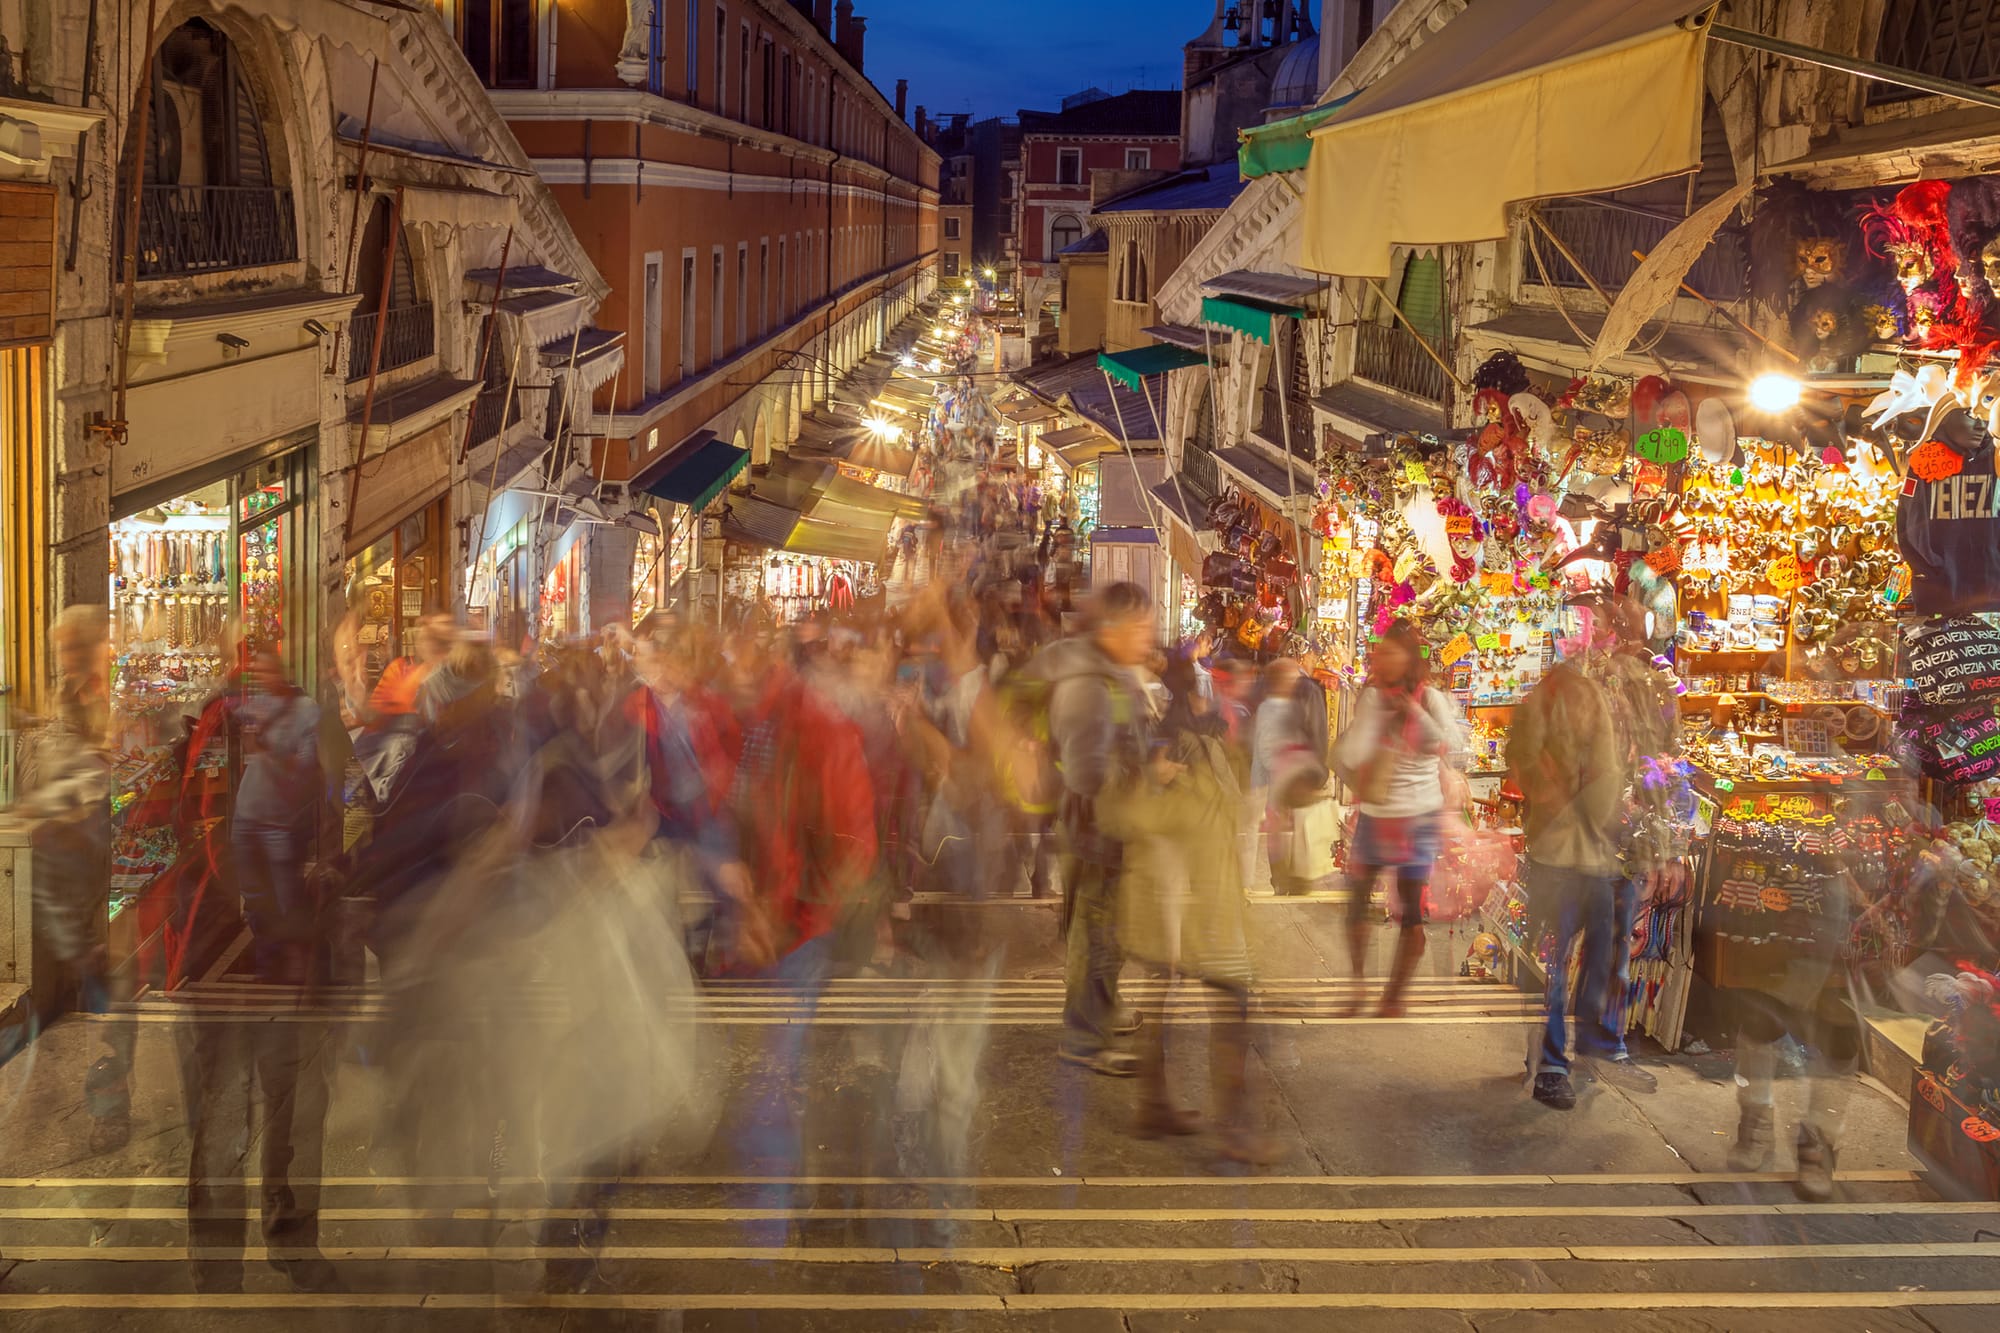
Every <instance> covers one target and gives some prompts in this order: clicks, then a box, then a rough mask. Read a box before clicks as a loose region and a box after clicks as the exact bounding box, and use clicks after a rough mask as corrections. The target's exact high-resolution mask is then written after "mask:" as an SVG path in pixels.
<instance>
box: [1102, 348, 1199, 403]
mask: <svg viewBox="0 0 2000 1333" xmlns="http://www.w3.org/2000/svg"><path fill="white" fill-rule="evenodd" d="M1097 364H1098V367H1099V368H1100V369H1102V370H1103V371H1104V373H1105V374H1107V375H1109V376H1110V377H1111V378H1112V379H1114V380H1117V381H1118V382H1119V383H1120V384H1122V385H1124V386H1125V387H1126V388H1128V389H1135V390H1138V391H1140V392H1142V393H1143V392H1144V383H1143V382H1144V380H1145V379H1146V377H1147V376H1148V375H1164V374H1166V373H1167V372H1168V371H1170V370H1184V369H1186V368H1187V367H1189V366H1205V365H1207V364H1208V358H1207V357H1205V356H1203V355H1202V354H1201V353H1200V352H1191V351H1189V350H1188V349H1187V348H1185V347H1176V346H1174V345H1173V344H1172V343H1154V344H1153V345H1152V346H1150V347H1134V348H1131V349H1129V350H1127V351H1123V352H1099V353H1098V354H1097Z"/></svg>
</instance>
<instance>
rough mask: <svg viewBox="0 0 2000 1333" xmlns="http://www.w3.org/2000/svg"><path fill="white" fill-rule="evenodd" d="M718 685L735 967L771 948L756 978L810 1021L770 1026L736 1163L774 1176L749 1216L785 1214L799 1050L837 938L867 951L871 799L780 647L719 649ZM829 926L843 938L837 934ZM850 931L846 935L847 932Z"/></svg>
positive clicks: (796, 1145)
mask: <svg viewBox="0 0 2000 1333" xmlns="http://www.w3.org/2000/svg"><path fill="white" fill-rule="evenodd" d="M725 655H726V657H727V659H728V666H727V668H726V671H725V675H726V677H727V679H728V680H729V682H730V685H731V688H732V692H733V694H734V695H735V699H736V704H737V710H738V718H739V720H740V722H741V724H742V728H743V744H742V749H741V751H740V753H739V756H738V759H737V763H736V781H735V787H734V791H733V793H732V796H733V800H732V804H733V805H734V807H735V810H736V827H737V830H738V834H739V836H740V837H741V839H742V851H743V860H744V864H745V865H746V866H747V867H748V869H749V872H750V884H751V896H750V899H749V902H748V903H747V904H745V907H746V908H747V912H746V916H747V919H748V920H747V923H746V927H745V928H744V929H741V930H739V931H738V932H737V938H738V939H739V940H740V941H743V942H744V952H745V956H743V957H741V958H739V960H738V961H739V964H740V965H743V966H747V967H754V966H755V965H756V964H757V963H758V962H759V961H760V960H759V959H757V958H755V957H752V956H748V951H749V950H750V949H753V948H756V947H757V946H758V945H759V944H760V943H761V944H766V945H768V952H769V954H770V955H772V956H774V957H775V963H774V964H773V965H771V966H769V967H768V968H767V969H765V972H766V975H768V976H771V977H772V978H774V979H775V980H777V981H778V982H780V983H783V984H784V986H785V987H786V988H787V989H790V990H793V991H794V992H795V993H796V996H797V998H798V1000H799V1001H800V1003H801V1008H802V1009H803V1011H804V1015H805V1017H806V1019H807V1021H805V1022H794V1023H786V1024H784V1025H782V1026H780V1027H777V1028H774V1029H773V1030H772V1035H771V1048H770V1051H769V1053H768V1055H767V1056H766V1058H765V1059H763V1060H762V1061H760V1062H759V1070H760V1073H759V1075H758V1080H759V1088H758V1092H757V1094H756V1100H757V1103H758V1106H757V1110H756V1111H755V1112H754V1113H753V1114H752V1115H751V1116H750V1117H749V1118H748V1119H747V1120H746V1121H745V1122H744V1123H745V1127H746V1131H747V1138H746V1141H745V1143H744V1145H743V1147H744V1152H745V1155H746V1156H747V1157H749V1158H750V1159H751V1160H752V1161H753V1162H754V1163H755V1164H756V1169H757V1173H758V1174H760V1175H768V1176H770V1177H773V1179H774V1183H773V1184H772V1185H771V1186H770V1188H769V1190H768V1191H766V1192H765V1193H763V1194H761V1195H760V1196H757V1197H756V1198H755V1199H754V1202H755V1204H756V1206H758V1207H770V1208H775V1209H778V1210H784V1209H786V1208H788V1207H789V1206H790V1203H791V1187H790V1186H789V1185H788V1184H785V1183H777V1182H782V1181H789V1180H790V1179H792V1178H795V1177H796V1176H797V1175H798V1174H799V1170H800V1166H801V1163H802V1161H803V1157H804V1143H805V1139H804V1123H803V1118H804V1116H805V1115H807V1114H810V1108H811V1102H810V1100H808V1101H807V1102H806V1103H805V1106H804V1107H803V1108H799V1107H796V1106H795V1103H794V1101H793V1095H792V1094H793V1090H794V1089H795V1088H802V1087H804V1086H805V1082H804V1074H805V1071H804V1057H805V1043H806V1040H807V1038H808V1036H809V1035H810V1034H811V1033H812V1031H813V1027H812V1024H811V1022H810V1018H811V1015H812V1013H813V1011H814V1008H815V1006H816V1005H817V1002H818V999H819V995H820V993H821V991H822V990H823V989H824V987H825V984H826V981H827V979H828V978H829V977H830V976H831V975H833V972H834V970H835V968H836V966H837V965H838V963H839V958H838V954H837V950H836V943H837V940H838V939H839V938H847V939H858V940H866V941H872V940H873V938H874V934H875V931H874V923H873V922H872V921H868V920H866V919H865V918H864V916H863V913H864V910H865V904H867V903H868V901H869V900H870V899H873V900H874V901H875V902H877V903H879V902H880V900H881V895H879V894H870V893H869V892H868V888H869V884H870V881H871V879H872V877H873V876H874V875H875V873H876V864H877V859H878V858H877V855H876V850H877V849H876V833H875V788H874V783H873V782H872V781H871V780H870V777H869V772H868V763H867V760H866V758H865V755H864V751H863V746H862V738H861V732H860V729H859V728H857V727H856V726H855V725H854V723H852V722H850V721H849V720H848V719H847V717H846V715H845V714H844V713H842V712H841V711H840V709H839V708H837V707H836V706H835V705H834V704H833V703H832V702H830V701H829V700H827V699H824V698H822V697H821V696H820V694H819V692H818V691H817V690H816V689H814V688H813V686H812V685H811V684H810V683H809V682H808V681H807V680H806V679H805V678H804V677H803V676H801V675H800V674H799V672H798V671H797V670H796V669H795V668H794V667H793V666H792V664H791V660H790V654H789V652H788V651H787V650H786V646H785V645H784V644H783V643H773V642H772V641H770V640H767V639H764V638H759V637H754V636H752V635H749V634H745V635H741V636H739V637H737V638H736V639H735V640H733V641H732V642H731V643H730V645H729V646H728V648H727V650H726V654H725ZM837 927H839V928H840V929H841V930H843V931H847V933H846V934H845V935H844V936H842V935H841V934H840V932H839V931H837V929H836V928H837ZM850 927H851V928H852V929H849V928H850ZM786 1226H787V1223H785V1222H783V1221H782V1220H780V1221H776V1222H774V1223H762V1224H758V1225H755V1226H753V1227H752V1228H751V1230H752V1233H753V1237H754V1238H756V1239H759V1240H775V1239H780V1238H782V1236H783V1235H784V1231H785V1228H786Z"/></svg>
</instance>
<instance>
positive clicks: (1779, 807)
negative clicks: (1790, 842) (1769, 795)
mask: <svg viewBox="0 0 2000 1333" xmlns="http://www.w3.org/2000/svg"><path fill="white" fill-rule="evenodd" d="M1771 813H1772V814H1774V815H1776V816H1777V817H1778V818H1780V819H1810V818H1812V815H1813V802H1812V797H1810V796H1780V797H1777V798H1776V799H1774V800H1773V801H1772V802H1771Z"/></svg>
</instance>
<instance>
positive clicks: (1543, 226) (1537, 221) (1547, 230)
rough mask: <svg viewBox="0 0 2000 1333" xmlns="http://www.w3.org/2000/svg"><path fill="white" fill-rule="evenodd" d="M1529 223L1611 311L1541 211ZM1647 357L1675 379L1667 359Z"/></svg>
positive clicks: (1600, 290)
mask: <svg viewBox="0 0 2000 1333" xmlns="http://www.w3.org/2000/svg"><path fill="white" fill-rule="evenodd" d="M1528 221H1529V222H1531V223H1533V224H1534V227H1535V229H1536V230H1537V231H1539V232H1541V233H1542V235H1544V236H1546V237H1548V238H1549V244H1550V245H1553V246H1554V247H1555V248H1556V253H1557V254H1559V255H1561V256H1562V257H1563V260H1564V262H1566V263H1567V264H1568V265H1569V266H1570V267H1571V268H1573V269H1575V270H1576V271H1577V273H1578V274H1579V275H1581V276H1582V278H1583V281H1584V283H1585V284H1586V285H1587V286H1588V287H1589V288H1590V290H1591V291H1593V292H1595V293H1596V294H1597V299H1598V300H1600V301H1602V302H1604V308H1605V309H1606V310H1609V309H1610V308H1611V304H1612V302H1611V297H1610V296H1609V295H1608V294H1607V293H1606V292H1605V290H1604V286H1603V284H1602V283H1600V282H1598V280H1597V279H1596V278H1595V277H1594V276H1592V274H1591V272H1590V270H1589V269H1587V268H1585V267H1584V266H1583V261H1582V260H1581V259H1578V258H1577V257H1576V251H1574V250H1572V249H1570V248H1569V246H1568V245H1567V244H1566V243H1565V242H1564V241H1563V238H1562V237H1560V236H1558V235H1556V233H1555V228H1553V227H1551V226H1549V224H1548V223H1547V222H1545V221H1544V220H1543V219H1542V214H1541V211H1540V210H1539V209H1534V208H1531V209H1529V210H1528ZM1646 356H1647V359H1648V360H1650V361H1651V362H1652V363H1653V364H1654V365H1656V366H1658V367H1659V368H1660V374H1662V375H1664V376H1666V377H1667V378H1668V379H1672V378H1673V374H1674V369H1673V367H1672V366H1670V365H1668V364H1667V363H1666V361H1665V359H1664V358H1662V357H1661V356H1660V354H1659V353H1658V352H1648V353H1647V354H1646Z"/></svg>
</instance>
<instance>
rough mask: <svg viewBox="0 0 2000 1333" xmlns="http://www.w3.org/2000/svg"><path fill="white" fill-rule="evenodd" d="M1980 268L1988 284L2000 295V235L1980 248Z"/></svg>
mask: <svg viewBox="0 0 2000 1333" xmlns="http://www.w3.org/2000/svg"><path fill="white" fill-rule="evenodd" d="M1979 270H1980V272H1982V273H1984V274H1985V275H1986V285H1987V286H1988V287H1991V288H1992V289H1993V291H1994V293H1995V294H1996V295H2000V236H1995V237H1994V238H1993V239H1992V240H1990V241H1988V242H1987V243H1986V244H1985V246H1983V247H1982V248H1981V249H1980V251H1979Z"/></svg>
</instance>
